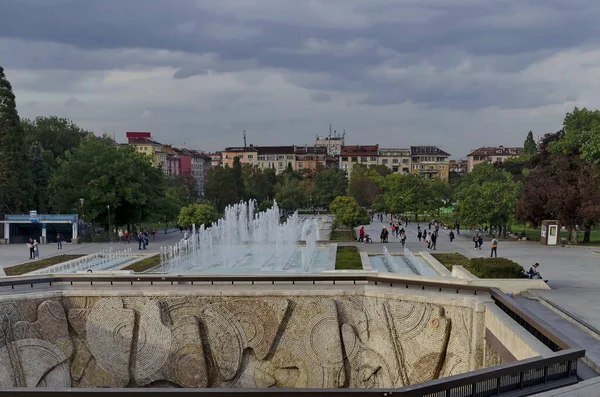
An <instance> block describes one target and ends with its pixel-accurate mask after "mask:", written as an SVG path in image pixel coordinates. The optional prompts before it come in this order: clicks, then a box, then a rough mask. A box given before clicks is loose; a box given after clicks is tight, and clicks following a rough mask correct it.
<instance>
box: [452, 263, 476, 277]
mask: <svg viewBox="0 0 600 397" xmlns="http://www.w3.org/2000/svg"><path fill="white" fill-rule="evenodd" d="M452 277H456V278H460V279H463V280H477V279H478V278H477V276H475V275H474V274H473V273H471V272H470V271H468V270H467V269H465V268H464V267H463V266H460V265H454V266H452Z"/></svg>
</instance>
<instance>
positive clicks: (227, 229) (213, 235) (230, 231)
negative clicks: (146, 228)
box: [154, 201, 329, 273]
mask: <svg viewBox="0 0 600 397" xmlns="http://www.w3.org/2000/svg"><path fill="white" fill-rule="evenodd" d="M280 219H281V211H280V210H279V207H278V206H277V203H276V202H275V203H274V204H273V207H272V208H269V209H267V210H266V211H264V212H259V213H257V214H255V202H254V201H249V202H241V203H238V204H234V205H230V206H228V207H227V208H226V209H225V215H224V217H223V218H221V219H219V220H218V221H217V222H214V223H213V224H212V226H211V227H210V228H205V227H204V226H203V225H202V226H200V227H199V228H196V227H195V226H193V227H192V232H191V234H190V236H189V237H188V238H187V239H182V240H180V241H179V242H177V243H175V244H173V245H171V246H167V247H161V249H160V257H161V264H160V266H159V267H158V268H156V269H155V270H154V272H161V273H256V272H270V273H298V272H302V273H307V272H316V271H321V270H323V269H324V266H325V264H324V263H323V261H322V260H321V258H323V254H322V253H321V252H320V251H323V250H325V251H328V249H329V248H324V247H318V246H317V240H318V224H317V219H316V218H300V217H299V216H298V213H294V214H293V215H292V216H290V217H288V218H287V220H286V221H285V222H283V223H281V221H280Z"/></svg>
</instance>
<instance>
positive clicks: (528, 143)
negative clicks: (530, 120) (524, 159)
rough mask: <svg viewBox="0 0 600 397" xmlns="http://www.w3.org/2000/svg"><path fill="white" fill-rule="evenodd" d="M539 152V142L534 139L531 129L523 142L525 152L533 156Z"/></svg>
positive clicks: (526, 154)
mask: <svg viewBox="0 0 600 397" xmlns="http://www.w3.org/2000/svg"><path fill="white" fill-rule="evenodd" d="M536 153H537V144H536V143H535V140H534V139H533V132H532V131H529V133H528V134H527V138H525V143H523V154H524V155H525V156H533V155H535V154H536Z"/></svg>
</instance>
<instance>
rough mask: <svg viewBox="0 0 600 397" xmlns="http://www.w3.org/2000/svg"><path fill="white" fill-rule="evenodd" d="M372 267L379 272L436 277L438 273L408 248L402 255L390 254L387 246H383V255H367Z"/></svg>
mask: <svg viewBox="0 0 600 397" xmlns="http://www.w3.org/2000/svg"><path fill="white" fill-rule="evenodd" d="M369 260H370V262H371V265H372V266H373V268H374V269H375V270H377V271H379V272H389V273H399V274H408V275H414V276H427V277H437V276H438V274H437V272H436V271H435V270H433V269H432V268H431V267H430V266H429V265H428V264H427V263H426V262H425V261H424V260H423V259H422V258H420V257H417V256H416V255H415V254H413V253H412V252H411V251H410V250H409V249H408V248H406V247H405V248H404V255H391V254H390V252H389V251H388V249H387V247H385V246H384V247H383V255H379V256H369Z"/></svg>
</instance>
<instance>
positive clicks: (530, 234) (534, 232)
mask: <svg viewBox="0 0 600 397" xmlns="http://www.w3.org/2000/svg"><path fill="white" fill-rule="evenodd" d="M511 229H512V231H513V233H515V234H516V233H521V232H522V231H525V235H526V236H527V240H531V241H540V237H541V234H542V232H541V228H539V227H538V228H533V227H531V226H530V225H529V224H526V225H523V224H515V225H512V227H511ZM583 234H584V233H583V231H580V232H579V233H578V234H577V241H579V245H600V230H597V229H595V228H594V227H593V228H592V230H591V231H590V242H589V243H582V241H583ZM568 237H569V236H568V232H567V231H566V230H561V231H560V238H564V239H567V238H568ZM559 242H560V240H559Z"/></svg>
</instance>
